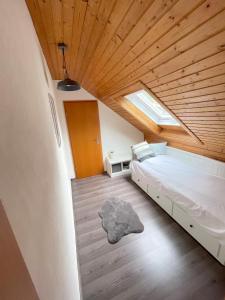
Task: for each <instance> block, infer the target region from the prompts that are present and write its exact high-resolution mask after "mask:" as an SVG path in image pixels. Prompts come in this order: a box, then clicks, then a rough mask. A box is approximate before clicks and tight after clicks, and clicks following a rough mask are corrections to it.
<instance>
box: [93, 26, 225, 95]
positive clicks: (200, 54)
mask: <svg viewBox="0 0 225 300" xmlns="http://www.w3.org/2000/svg"><path fill="white" fill-rule="evenodd" d="M224 39H225V31H223V32H221V33H219V34H217V35H215V36H214V37H211V38H209V39H207V40H206V41H204V42H202V43H200V44H198V45H196V46H194V47H193V48H191V49H189V50H187V51H185V52H184V53H180V54H179V55H177V56H176V57H174V58H173V59H171V60H169V61H168V62H167V63H164V64H162V65H160V66H159V67H156V68H155V69H151V67H152V66H151V65H150V64H149V65H148V68H149V70H148V71H147V73H151V74H152V78H154V79H155V78H156V77H157V76H158V77H161V76H164V75H167V74H169V73H172V72H174V71H177V70H179V69H182V68H184V67H186V66H189V65H191V64H193V63H195V62H197V61H200V60H202V59H204V58H206V57H208V56H211V55H213V54H215V53H218V52H221V51H223V48H221V44H222V43H221V41H223V40H224ZM139 70H140V69H139ZM142 76H143V78H144V74H142V71H141V72H140V71H135V72H133V73H132V74H130V75H129V76H126V78H125V79H123V80H121V81H120V83H119V84H118V85H117V87H116V88H117V89H119V88H122V87H124V86H126V84H127V82H129V84H131V83H132V82H133V81H134V80H137V78H139V79H140V78H142ZM116 88H115V85H114V86H111V88H110V89H108V90H106V91H100V90H99V94H100V95H102V96H105V95H107V94H108V93H110V92H112V91H113V90H115V89H116Z"/></svg>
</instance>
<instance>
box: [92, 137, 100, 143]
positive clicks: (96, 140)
mask: <svg viewBox="0 0 225 300" xmlns="http://www.w3.org/2000/svg"><path fill="white" fill-rule="evenodd" d="M93 141H94V142H95V143H96V144H97V145H99V143H100V142H99V138H98V137H97V138H96V139H94V140H93Z"/></svg>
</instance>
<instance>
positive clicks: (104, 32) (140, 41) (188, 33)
mask: <svg viewBox="0 0 225 300" xmlns="http://www.w3.org/2000/svg"><path fill="white" fill-rule="evenodd" d="M26 2H27V5H28V8H29V10H30V13H31V16H32V19H33V22H34V26H35V28H36V31H37V34H38V37H39V40H40V43H41V46H42V49H43V52H44V54H45V57H46V60H47V62H48V66H49V69H50V71H51V74H52V77H53V79H61V78H62V58H61V53H60V52H59V50H58V49H57V46H56V45H57V43H58V42H62V41H63V42H65V43H66V44H67V45H68V50H67V51H66V61H67V66H68V69H69V74H70V77H72V78H73V79H75V80H78V81H79V82H81V84H82V86H83V87H84V88H85V89H86V90H88V91H89V92H91V93H92V94H93V95H95V96H96V97H97V98H99V99H100V100H101V101H103V102H104V103H105V104H107V105H108V106H109V107H110V108H112V109H113V110H114V111H116V112H117V113H119V114H120V115H121V116H123V117H124V118H125V119H127V120H128V121H129V122H130V123H132V124H133V125H134V126H136V127H137V128H139V129H140V130H142V131H143V132H144V133H145V135H146V137H147V138H150V139H151V140H153V139H154V140H167V141H168V142H170V144H171V145H173V146H175V147H179V148H183V149H187V150H190V151H193V152H197V153H201V154H203V155H207V156H210V157H213V158H217V159H220V160H225V1H224V0H207V1H205V0H86V1H85V0H26ZM143 87H144V88H146V89H149V90H150V92H151V93H153V94H154V95H155V96H156V97H157V98H158V99H159V101H160V102H161V103H163V104H164V105H165V106H166V108H167V109H169V110H170V111H171V112H172V113H173V114H174V115H176V117H177V118H178V119H179V120H180V121H181V124H182V125H183V127H184V129H185V132H184V131H182V130H178V131H177V130H173V129H172V128H171V127H170V128H168V127H166V128H165V127H159V126H157V125H155V124H153V122H151V120H149V119H148V118H146V117H145V116H144V115H143V114H142V113H140V112H139V111H138V110H137V109H135V107H133V106H132V105H131V104H129V103H128V102H127V101H126V100H125V99H124V97H123V96H124V95H126V94H127V93H129V92H134V91H136V90H138V89H141V88H143Z"/></svg>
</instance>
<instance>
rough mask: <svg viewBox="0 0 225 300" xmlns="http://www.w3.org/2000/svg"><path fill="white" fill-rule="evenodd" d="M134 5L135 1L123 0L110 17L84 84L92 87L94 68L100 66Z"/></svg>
mask: <svg viewBox="0 0 225 300" xmlns="http://www.w3.org/2000/svg"><path fill="white" fill-rule="evenodd" d="M132 3H133V0H123V1H117V2H116V5H115V8H114V10H113V12H112V14H111V16H110V17H109V20H108V22H107V25H106V28H105V30H104V32H103V34H102V37H101V40H100V42H99V44H98V46H97V48H96V50H95V52H94V54H93V56H92V59H91V61H90V63H89V65H88V67H87V70H86V72H85V74H84V79H83V81H84V84H85V85H88V84H89V85H90V84H91V82H93V81H92V76H91V74H92V73H94V70H93V69H94V68H95V67H96V65H98V63H99V61H100V60H101V57H102V56H103V53H104V52H105V51H107V46H108V44H109V43H110V42H111V40H112V38H113V35H114V34H115V31H116V30H117V29H118V27H119V25H120V24H121V22H122V21H123V20H124V18H125V16H126V15H127V13H128V11H129V10H130V7H131V5H132Z"/></svg>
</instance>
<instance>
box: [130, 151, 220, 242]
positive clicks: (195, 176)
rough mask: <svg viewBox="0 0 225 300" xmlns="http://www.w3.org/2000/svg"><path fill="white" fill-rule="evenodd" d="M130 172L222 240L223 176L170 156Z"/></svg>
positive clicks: (133, 165)
mask: <svg viewBox="0 0 225 300" xmlns="http://www.w3.org/2000/svg"><path fill="white" fill-rule="evenodd" d="M131 171H132V173H134V174H135V175H136V176H138V177H139V178H140V179H141V180H142V181H143V182H145V183H146V184H149V185H150V187H151V186H152V187H154V189H156V190H158V191H159V192H163V193H164V194H165V195H166V196H167V197H168V198H170V199H171V200H172V201H174V202H175V203H177V204H178V205H179V206H180V207H182V208H183V209H184V210H185V211H187V212H188V214H189V215H190V216H192V217H193V218H194V219H195V221H196V222H198V224H199V225H200V226H202V227H204V228H205V229H206V230H207V231H208V232H210V233H211V234H212V235H214V236H216V237H217V238H220V239H222V240H224V239H225V178H222V177H217V176H213V175H208V174H206V173H203V172H201V170H198V169H195V168H193V167H190V166H188V165H187V164H186V163H183V162H182V161H181V160H179V159H176V158H174V157H172V156H169V155H158V156H156V157H153V158H150V159H147V160H145V161H143V162H142V163H140V162H138V161H133V162H132V163H131Z"/></svg>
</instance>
